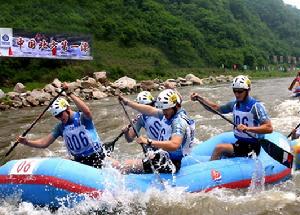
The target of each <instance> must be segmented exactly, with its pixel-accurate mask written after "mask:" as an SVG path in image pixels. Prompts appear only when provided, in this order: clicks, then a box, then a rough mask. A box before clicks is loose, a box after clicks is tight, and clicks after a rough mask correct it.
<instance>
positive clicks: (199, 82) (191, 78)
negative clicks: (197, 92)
mask: <svg viewBox="0 0 300 215" xmlns="http://www.w3.org/2000/svg"><path fill="white" fill-rule="evenodd" d="M185 79H186V80H187V81H190V82H192V83H193V84H194V85H203V81H202V80H201V79H200V78H198V77H197V76H195V75H194V74H187V75H186V76H185Z"/></svg>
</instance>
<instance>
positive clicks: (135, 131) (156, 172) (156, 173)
mask: <svg viewBox="0 0 300 215" xmlns="http://www.w3.org/2000/svg"><path fill="white" fill-rule="evenodd" d="M119 102H120V104H121V106H122V108H123V110H124V113H125V115H126V117H127V119H128V120H129V123H130V125H131V127H132V129H133V131H134V133H135V135H136V137H137V138H138V137H139V136H140V135H139V134H138V132H137V130H136V129H135V127H134V125H133V123H132V121H131V119H130V117H129V115H128V113H127V110H126V108H125V106H124V104H123V102H122V101H120V100H119ZM140 145H141V147H142V149H143V152H144V154H145V156H147V154H146V153H147V150H146V148H145V146H144V145H143V144H140ZM149 162H150V166H151V170H152V172H153V173H154V174H155V175H157V177H158V179H159V181H160V183H161V185H162V186H163V188H164V189H165V185H164V183H163V180H162V179H161V177H160V175H159V173H158V171H157V170H156V169H155V168H154V166H153V163H152V160H151V159H149Z"/></svg>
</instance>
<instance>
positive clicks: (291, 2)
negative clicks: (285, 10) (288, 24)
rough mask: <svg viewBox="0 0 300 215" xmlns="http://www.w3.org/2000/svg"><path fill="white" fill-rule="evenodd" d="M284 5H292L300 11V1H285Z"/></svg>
mask: <svg viewBox="0 0 300 215" xmlns="http://www.w3.org/2000/svg"><path fill="white" fill-rule="evenodd" d="M283 1H284V3H286V4H290V5H294V6H296V7H297V8H298V9H300V0H283Z"/></svg>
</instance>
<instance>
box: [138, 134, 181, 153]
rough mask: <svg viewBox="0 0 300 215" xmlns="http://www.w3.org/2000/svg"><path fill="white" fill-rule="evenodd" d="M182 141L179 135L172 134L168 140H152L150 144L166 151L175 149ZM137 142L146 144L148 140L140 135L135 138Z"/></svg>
mask: <svg viewBox="0 0 300 215" xmlns="http://www.w3.org/2000/svg"><path fill="white" fill-rule="evenodd" d="M182 141H183V137H182V136H179V135H173V136H172V137H171V139H170V140H166V141H158V140H152V144H151V145H152V146H154V147H156V148H160V149H163V150H166V151H176V150H177V149H178V148H179V147H180V145H181V143H182ZM137 143H140V144H147V143H148V141H147V139H146V138H145V137H143V136H141V137H139V138H138V139H137Z"/></svg>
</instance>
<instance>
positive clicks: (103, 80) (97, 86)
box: [0, 71, 233, 111]
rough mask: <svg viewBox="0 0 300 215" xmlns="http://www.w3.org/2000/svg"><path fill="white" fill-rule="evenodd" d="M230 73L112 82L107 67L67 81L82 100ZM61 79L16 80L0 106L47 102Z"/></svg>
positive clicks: (185, 83) (228, 78)
mask: <svg viewBox="0 0 300 215" xmlns="http://www.w3.org/2000/svg"><path fill="white" fill-rule="evenodd" d="M232 79H233V77H232V76H231V75H229V76H224V75H220V76H217V77H212V76H210V77H208V78H203V79H200V78H198V77H196V76H195V75H193V74H188V75H186V77H184V78H182V77H178V78H177V79H168V80H166V81H161V80H159V79H155V80H146V81H141V82H139V83H138V82H137V81H136V80H134V79H132V78H129V77H127V76H124V77H122V78H120V79H118V80H116V81H115V82H110V81H109V80H108V78H107V73H106V71H102V72H95V73H94V74H93V77H84V78H82V79H80V80H76V81H74V82H70V83H69V87H70V90H71V91H72V92H74V93H75V94H76V95H78V96H80V97H81V98H82V99H84V100H92V99H102V98H106V97H110V96H116V95H119V94H120V93H125V94H133V93H138V92H140V91H142V90H148V91H156V90H163V89H165V88H166V87H176V88H180V87H185V86H191V85H207V84H215V83H226V82H230V81H232ZM61 84H62V82H61V81H60V80H58V79H55V80H53V82H52V83H50V84H47V85H46V86H45V87H44V88H43V89H34V90H32V91H26V86H24V85H23V84H22V83H17V84H16V85H15V87H14V91H12V92H8V93H4V92H3V91H2V90H1V89H0V110H1V111H5V110H9V109H17V108H22V107H35V106H46V105H48V104H49V102H50V100H51V99H52V98H53V97H55V96H56V95H57V93H58V92H59V91H60V88H61Z"/></svg>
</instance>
